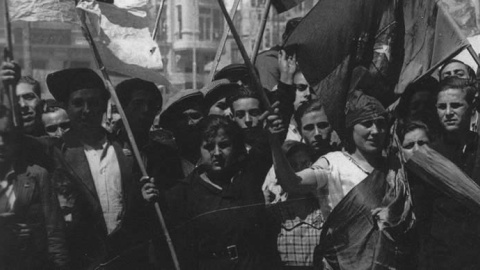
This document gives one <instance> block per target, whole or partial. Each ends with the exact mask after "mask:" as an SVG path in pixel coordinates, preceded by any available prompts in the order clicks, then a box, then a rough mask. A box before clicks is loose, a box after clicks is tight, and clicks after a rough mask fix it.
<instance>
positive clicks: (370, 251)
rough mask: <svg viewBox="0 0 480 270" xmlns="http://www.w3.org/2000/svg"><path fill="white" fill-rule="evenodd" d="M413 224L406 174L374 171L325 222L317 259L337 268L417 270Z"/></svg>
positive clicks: (345, 198) (400, 171)
mask: <svg viewBox="0 0 480 270" xmlns="http://www.w3.org/2000/svg"><path fill="white" fill-rule="evenodd" d="M413 223H414V217H413V214H412V211H411V197H410V191H409V188H408V184H407V183H406V182H405V177H404V174H403V170H397V171H393V170H391V171H389V172H388V173H387V174H386V173H384V172H381V171H378V170H375V171H373V172H372V173H371V174H370V175H369V176H368V177H367V178H365V179H364V180H363V181H362V182H361V183H359V184H358V185H357V186H355V187H354V188H353V189H352V190H351V191H350V192H349V193H348V194H347V195H346V196H345V197H344V198H343V199H342V200H341V201H340V203H339V204H338V205H337V206H336V207H335V208H334V209H333V211H332V212H331V214H330V215H329V217H328V218H327V221H326V223H325V225H324V229H323V231H322V235H321V238H320V244H319V246H318V247H317V249H316V251H315V253H316V254H315V255H316V260H315V261H316V262H319V263H320V262H321V260H322V258H324V259H326V261H327V262H328V264H329V265H330V266H331V267H332V268H333V269H347V270H349V269H352V270H353V269H355V270H359V269H360V270H361V269H413V268H414V266H413V265H412V263H413V260H412V259H411V258H410V256H411V255H412V248H411V247H410V246H409V241H408V239H407V238H408V236H409V233H410V231H411V228H412V226H413ZM318 265H319V264H318Z"/></svg>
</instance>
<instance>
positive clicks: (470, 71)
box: [438, 59, 477, 81]
mask: <svg viewBox="0 0 480 270" xmlns="http://www.w3.org/2000/svg"><path fill="white" fill-rule="evenodd" d="M451 63H460V64H462V65H464V66H465V67H466V68H467V72H468V77H469V78H470V80H475V79H476V78H477V74H476V73H475V71H474V70H473V68H471V67H470V66H469V65H467V64H465V63H464V62H462V61H460V60H457V59H451V60H449V61H447V62H446V63H445V64H444V65H443V66H442V67H441V68H440V70H439V71H438V78H439V79H440V81H443V80H444V79H445V78H442V72H443V70H444V69H445V67H446V66H448V65H450V64H451Z"/></svg>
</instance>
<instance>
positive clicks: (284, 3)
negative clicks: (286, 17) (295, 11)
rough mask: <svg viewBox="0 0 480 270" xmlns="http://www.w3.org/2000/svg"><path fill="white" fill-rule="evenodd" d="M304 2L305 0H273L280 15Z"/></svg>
mask: <svg viewBox="0 0 480 270" xmlns="http://www.w3.org/2000/svg"><path fill="white" fill-rule="evenodd" d="M303 1H305V0H272V5H273V7H274V8H275V9H276V10H277V12H278V13H279V14H280V13H282V12H285V11H287V10H289V9H291V8H294V7H295V6H297V5H299V4H300V3H302V2H303Z"/></svg>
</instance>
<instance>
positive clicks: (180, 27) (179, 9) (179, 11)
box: [177, 6, 183, 39]
mask: <svg viewBox="0 0 480 270" xmlns="http://www.w3.org/2000/svg"><path fill="white" fill-rule="evenodd" d="M177 25H178V39H182V31H183V24H182V6H177Z"/></svg>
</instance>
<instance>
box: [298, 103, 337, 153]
mask: <svg viewBox="0 0 480 270" xmlns="http://www.w3.org/2000/svg"><path fill="white" fill-rule="evenodd" d="M301 120H302V127H301V133H302V137H303V139H304V140H305V142H306V143H307V144H308V145H310V146H312V147H313V149H314V150H315V152H317V153H318V152H319V151H323V150H324V149H328V148H330V136H331V134H332V126H331V125H330V123H329V122H328V118H327V115H326V114H325V111H324V110H323V109H321V110H320V111H313V112H309V113H306V114H304V115H303V116H302V119H301Z"/></svg>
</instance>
